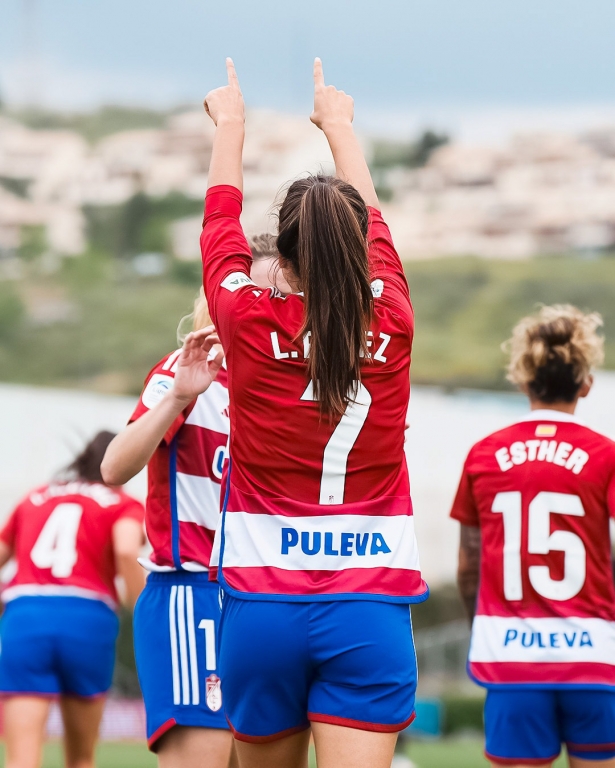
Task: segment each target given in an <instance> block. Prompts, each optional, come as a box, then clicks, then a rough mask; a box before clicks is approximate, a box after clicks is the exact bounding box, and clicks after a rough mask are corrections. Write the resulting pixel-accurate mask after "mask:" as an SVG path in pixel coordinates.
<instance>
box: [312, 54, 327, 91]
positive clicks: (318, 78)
mask: <svg viewBox="0 0 615 768" xmlns="http://www.w3.org/2000/svg"><path fill="white" fill-rule="evenodd" d="M324 84H325V75H324V72H323V71H322V61H321V60H320V59H319V58H318V57H317V58H315V59H314V85H315V86H318V85H324Z"/></svg>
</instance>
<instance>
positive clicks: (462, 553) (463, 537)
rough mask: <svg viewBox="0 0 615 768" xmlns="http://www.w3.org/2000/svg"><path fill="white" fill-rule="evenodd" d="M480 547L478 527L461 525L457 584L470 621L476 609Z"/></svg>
mask: <svg viewBox="0 0 615 768" xmlns="http://www.w3.org/2000/svg"><path fill="white" fill-rule="evenodd" d="M480 547H481V542H480V528H475V527H472V526H469V525H462V526H461V534H460V539H459V566H458V568H457V586H458V587H459V594H460V595H461V599H462V600H463V604H464V607H465V609H466V613H467V614H468V618H469V620H470V623H472V621H473V619H474V612H475V611H476V597H477V595H478V580H479V576H480Z"/></svg>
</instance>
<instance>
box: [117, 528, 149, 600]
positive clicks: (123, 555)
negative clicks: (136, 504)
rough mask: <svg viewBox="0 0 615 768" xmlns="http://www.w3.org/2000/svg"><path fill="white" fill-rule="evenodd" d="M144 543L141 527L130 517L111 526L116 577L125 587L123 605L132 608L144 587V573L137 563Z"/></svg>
mask: <svg viewBox="0 0 615 768" xmlns="http://www.w3.org/2000/svg"><path fill="white" fill-rule="evenodd" d="M144 543H145V537H144V535H143V526H142V525H141V523H139V522H138V520H133V519H132V518H131V517H122V518H120V519H119V520H118V521H117V522H116V524H115V525H114V526H113V553H114V555H115V568H116V570H117V574H118V576H120V577H121V578H122V579H123V580H124V585H125V587H126V595H125V600H124V602H125V604H126V605H127V607H129V608H134V605H135V603H136V602H137V598H138V597H139V595H140V594H141V590H142V589H143V587H144V586H145V571H144V570H143V568H142V567H141V566H140V565H139V563H138V562H137V558H138V557H139V551H140V550H141V547H142V546H143V544H144Z"/></svg>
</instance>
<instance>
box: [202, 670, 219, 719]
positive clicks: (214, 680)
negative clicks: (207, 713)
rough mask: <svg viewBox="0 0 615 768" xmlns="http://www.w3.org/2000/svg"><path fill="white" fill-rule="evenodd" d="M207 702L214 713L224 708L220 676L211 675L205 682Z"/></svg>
mask: <svg viewBox="0 0 615 768" xmlns="http://www.w3.org/2000/svg"><path fill="white" fill-rule="evenodd" d="M205 701H206V702H207V706H208V707H209V708H210V709H211V711H212V712H217V711H218V710H219V709H221V707H222V689H221V687H220V678H219V677H218V675H210V676H209V677H208V678H207V679H206V680H205Z"/></svg>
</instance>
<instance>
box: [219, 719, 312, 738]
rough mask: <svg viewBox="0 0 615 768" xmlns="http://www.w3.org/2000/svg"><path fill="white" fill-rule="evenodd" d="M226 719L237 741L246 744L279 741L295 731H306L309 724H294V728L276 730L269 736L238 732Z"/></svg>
mask: <svg viewBox="0 0 615 768" xmlns="http://www.w3.org/2000/svg"><path fill="white" fill-rule="evenodd" d="M226 720H227V722H228V725H229V728H230V729H231V733H232V734H233V736H234V738H236V739H237V741H246V742H247V743H248V744H267V743H268V742H270V741H279V739H285V738H286V737H287V736H292V735H293V734H295V733H300V732H301V731H307V729H308V728H309V727H310V724H309V723H308V724H307V725H296V726H295V727H294V728H287V729H286V730H285V731H278V732H277V733H272V734H270V735H269V736H247V735H246V734H245V733H239V731H236V730H235V728H233V724H232V723H231V721H230V720H229V719H228V717H227V718H226Z"/></svg>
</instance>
